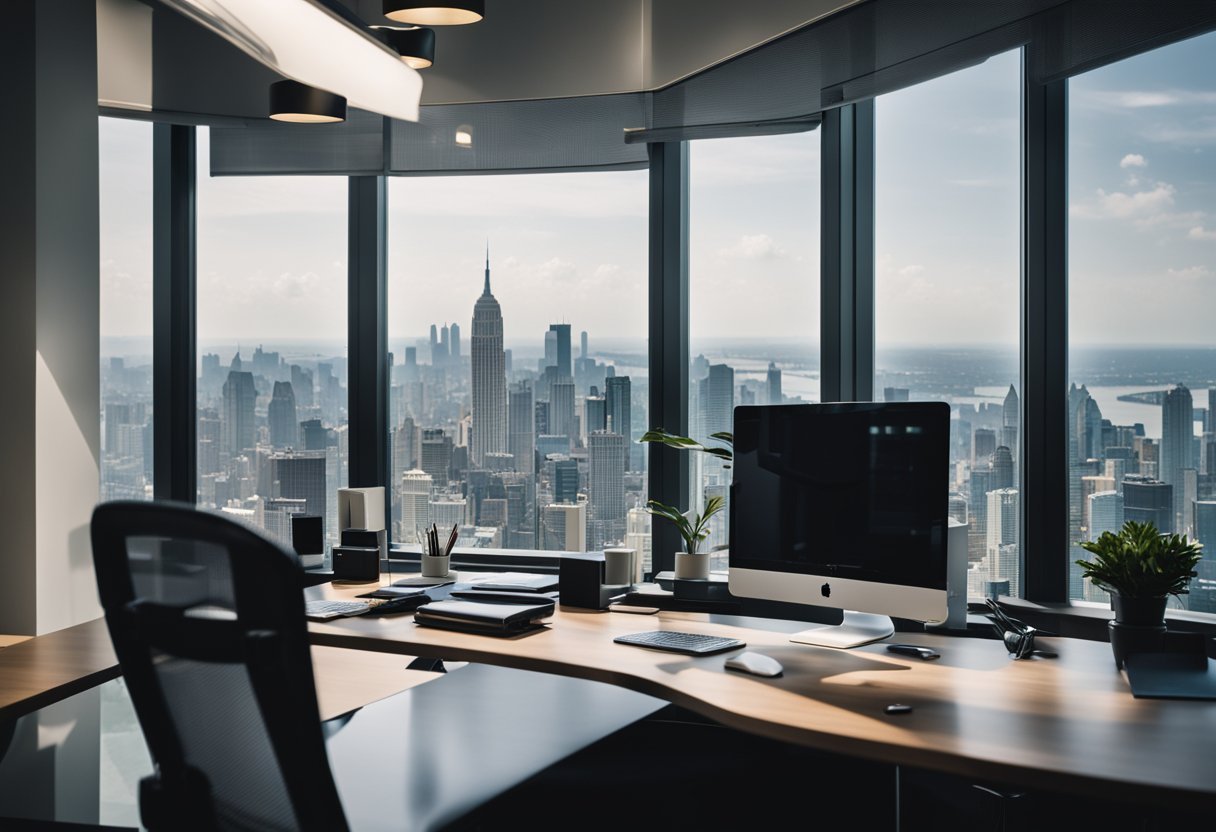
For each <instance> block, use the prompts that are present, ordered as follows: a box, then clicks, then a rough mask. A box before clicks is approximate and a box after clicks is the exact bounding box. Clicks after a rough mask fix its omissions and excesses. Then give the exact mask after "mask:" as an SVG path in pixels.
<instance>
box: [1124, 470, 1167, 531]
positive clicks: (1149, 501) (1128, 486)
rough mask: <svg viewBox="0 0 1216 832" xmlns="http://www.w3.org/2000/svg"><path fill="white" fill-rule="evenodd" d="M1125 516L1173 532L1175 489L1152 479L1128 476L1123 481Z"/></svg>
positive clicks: (1160, 529) (1159, 529)
mask: <svg viewBox="0 0 1216 832" xmlns="http://www.w3.org/2000/svg"><path fill="white" fill-rule="evenodd" d="M1123 516H1124V517H1125V518H1127V519H1128V520H1135V521H1136V522H1138V523H1152V524H1153V525H1154V526H1156V527H1157V530H1158V531H1160V532H1173V531H1174V487H1173V486H1172V485H1170V484H1169V483H1166V482H1161V481H1160V480H1155V479H1152V478H1151V477H1141V476H1128V477H1127V478H1126V479H1124V480H1123Z"/></svg>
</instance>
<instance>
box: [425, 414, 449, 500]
mask: <svg viewBox="0 0 1216 832" xmlns="http://www.w3.org/2000/svg"><path fill="white" fill-rule="evenodd" d="M418 467H419V468H421V469H422V470H423V471H425V472H426V473H428V474H430V475H431V477H432V479H433V480H434V481H435V482H436V483H441V484H442V485H443V487H447V483H448V480H450V479H451V478H452V437H450V436H448V435H447V434H446V433H445V432H444V431H443V430H442V429H441V428H423V429H422V442H421V443H420V447H419V450H418Z"/></svg>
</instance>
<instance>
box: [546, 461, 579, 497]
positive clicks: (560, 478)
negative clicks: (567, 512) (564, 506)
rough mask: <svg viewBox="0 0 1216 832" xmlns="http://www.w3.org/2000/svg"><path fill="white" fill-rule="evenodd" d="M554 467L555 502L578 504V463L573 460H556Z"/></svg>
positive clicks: (553, 463)
mask: <svg viewBox="0 0 1216 832" xmlns="http://www.w3.org/2000/svg"><path fill="white" fill-rule="evenodd" d="M551 464H552V466H553V476H552V482H553V502H555V503H575V502H578V480H579V477H578V463H577V462H576V461H574V460H573V459H568V458H567V459H558V460H554V461H553V462H552V463H551Z"/></svg>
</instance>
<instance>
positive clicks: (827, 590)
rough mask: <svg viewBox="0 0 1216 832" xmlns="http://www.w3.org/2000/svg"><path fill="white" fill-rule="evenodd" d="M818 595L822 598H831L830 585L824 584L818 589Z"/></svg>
mask: <svg viewBox="0 0 1216 832" xmlns="http://www.w3.org/2000/svg"><path fill="white" fill-rule="evenodd" d="M819 594H820V595H822V596H823V597H824V598H831V597H832V585H831V584H824V585H823V586H821V587H819Z"/></svg>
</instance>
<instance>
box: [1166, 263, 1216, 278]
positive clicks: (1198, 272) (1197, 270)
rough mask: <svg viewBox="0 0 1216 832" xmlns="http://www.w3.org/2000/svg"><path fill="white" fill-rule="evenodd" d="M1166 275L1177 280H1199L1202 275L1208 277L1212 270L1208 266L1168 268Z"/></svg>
mask: <svg viewBox="0 0 1216 832" xmlns="http://www.w3.org/2000/svg"><path fill="white" fill-rule="evenodd" d="M1165 273H1166V275H1167V276H1169V277H1171V278H1173V279H1175V280H1199V279H1200V278H1202V277H1208V276H1209V275H1211V272H1210V271H1208V269H1207V266H1187V267H1186V268H1182V269H1166V272H1165Z"/></svg>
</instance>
